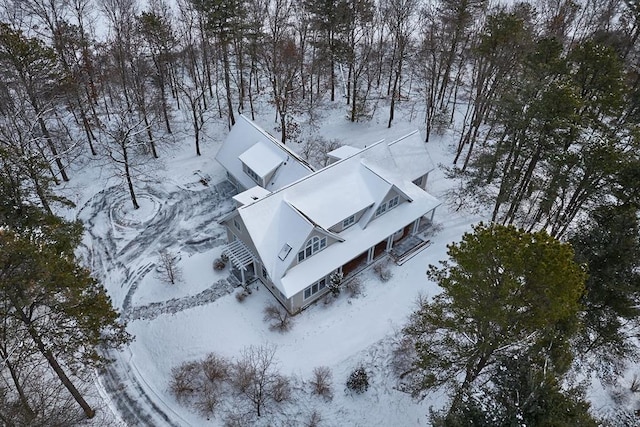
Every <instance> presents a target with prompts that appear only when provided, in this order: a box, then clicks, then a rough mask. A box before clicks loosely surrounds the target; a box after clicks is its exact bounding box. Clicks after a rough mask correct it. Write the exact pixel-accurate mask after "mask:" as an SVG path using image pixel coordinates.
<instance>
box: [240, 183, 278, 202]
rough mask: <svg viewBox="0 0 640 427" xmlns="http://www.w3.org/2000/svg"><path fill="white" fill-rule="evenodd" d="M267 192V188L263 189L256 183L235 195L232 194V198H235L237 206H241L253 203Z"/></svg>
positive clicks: (268, 192)
mask: <svg viewBox="0 0 640 427" xmlns="http://www.w3.org/2000/svg"><path fill="white" fill-rule="evenodd" d="M268 194H271V192H270V191H269V190H265V189H264V188H262V187H260V186H258V185H256V186H254V187H251V188H249V189H248V190H246V191H243V192H242V193H240V194H236V195H235V196H233V200H235V201H236V202H237V203H238V206H242V205H246V204H249V203H253V202H255V201H256V200H258V199H261V198H263V197H264V196H266V195H268Z"/></svg>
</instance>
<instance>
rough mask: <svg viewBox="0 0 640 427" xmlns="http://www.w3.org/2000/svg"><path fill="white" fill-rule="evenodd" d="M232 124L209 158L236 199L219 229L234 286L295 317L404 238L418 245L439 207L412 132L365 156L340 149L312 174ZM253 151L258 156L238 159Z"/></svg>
mask: <svg viewBox="0 0 640 427" xmlns="http://www.w3.org/2000/svg"><path fill="white" fill-rule="evenodd" d="M239 123H241V124H240V126H241V128H242V129H240V130H236V129H235V128H234V129H232V131H231V132H230V134H229V138H228V139H227V140H226V141H225V143H224V144H223V146H222V148H221V150H220V153H218V155H217V157H216V158H217V159H218V161H219V162H220V163H221V164H222V166H224V167H225V168H226V169H227V171H228V173H229V176H230V177H232V179H233V180H234V182H235V183H237V184H239V185H238V186H239V187H240V188H239V191H241V192H240V193H239V194H237V195H236V196H234V200H235V201H236V205H237V209H235V210H234V211H233V212H231V213H230V214H228V215H227V216H225V217H224V218H223V219H222V220H221V223H223V224H225V226H226V228H227V233H228V241H229V243H228V244H227V246H226V248H225V253H226V254H227V255H228V256H229V259H230V261H231V264H232V268H233V271H234V272H235V273H236V274H237V275H238V277H239V279H240V280H241V281H242V282H247V281H248V280H251V279H258V280H260V281H261V282H262V283H263V284H264V285H265V286H266V288H267V289H269V290H270V291H271V292H272V293H273V295H274V296H275V297H276V298H277V299H278V300H279V301H280V303H282V305H283V306H284V307H285V308H286V309H287V310H288V311H289V312H290V313H296V312H298V311H300V310H301V309H303V308H305V307H306V306H308V305H309V304H311V303H313V302H314V301H315V300H317V299H318V298H320V297H322V296H323V295H324V294H326V293H327V292H328V283H329V277H330V276H331V274H332V273H334V272H336V271H338V272H341V273H342V274H343V275H344V277H345V278H348V277H349V276H350V275H352V274H353V273H354V272H356V271H358V269H360V268H361V267H362V266H366V265H368V264H371V263H372V262H373V261H374V260H376V259H377V258H379V257H382V256H384V255H386V254H388V253H390V252H392V251H393V250H394V248H395V247H396V246H397V245H400V243H401V242H404V241H406V240H407V239H409V238H413V239H414V240H415V241H416V242H417V243H418V244H419V243H420V242H422V243H424V241H423V240H421V239H419V238H417V237H416V236H417V235H418V233H419V232H420V231H421V230H422V227H425V226H428V225H429V224H430V223H431V221H432V220H433V214H434V212H435V209H436V208H437V207H438V206H439V205H440V202H439V201H438V200H437V199H435V198H434V197H433V196H431V195H430V194H428V193H427V192H426V191H425V188H426V184H427V178H428V174H429V172H430V171H431V170H432V169H433V168H434V166H433V162H432V161H431V159H430V157H429V155H428V153H427V151H426V149H425V146H424V142H423V141H422V139H421V138H420V136H419V134H418V133H417V132H414V133H412V134H409V135H407V136H405V137H403V138H400V139H398V140H396V141H393V142H391V143H385V142H384V141H379V142H376V143H374V144H372V145H370V146H368V147H366V148H364V149H358V148H355V147H350V146H343V147H340V148H338V149H337V150H334V151H332V152H330V153H328V156H329V158H330V164H329V165H328V166H326V167H324V168H322V169H320V170H317V171H313V170H312V169H311V168H310V166H309V165H308V164H307V163H306V162H304V161H302V160H301V159H300V158H299V157H298V156H296V155H294V154H293V153H292V152H290V151H289V150H288V149H286V148H285V147H283V146H281V145H280V143H279V142H277V141H276V140H275V139H273V138H271V137H267V136H266V133H265V132H264V131H261V130H260V129H259V128H257V127H256V126H255V125H254V124H253V123H250V122H249V121H248V120H247V119H244V121H243V122H240V121H239ZM236 126H237V125H236ZM242 138H246V140H244V141H242V142H241V143H240V142H239V141H238V139H242ZM232 144H234V145H237V147H233V149H232V148H231V147H227V145H232ZM258 144H260V145H259V148H255V147H256V146H258ZM252 150H261V153H262V155H261V156H256V157H253V154H251V155H245V154H246V153H247V152H248V151H249V152H250V151H252ZM231 151H233V152H234V153H236V155H237V159H234V158H233V157H232V156H231V154H230V153H231ZM267 152H268V153H269V154H265V153H267ZM221 153H222V155H221ZM238 161H239V162H240V164H238ZM261 161H264V163H265V165H263V164H261V163H260V162H261ZM278 162H279V163H278ZM296 163H297V165H294V164H296ZM245 166H246V167H247V168H251V170H252V171H253V172H255V175H257V177H256V176H255V175H254V174H253V173H251V172H249V171H248V170H246V168H245ZM285 168H286V170H285ZM303 170H304V171H306V173H304V174H303ZM241 171H242V172H241ZM242 173H244V174H245V175H246V176H242ZM298 174H300V175H302V176H298ZM247 177H248V179H247ZM252 183H253V184H258V185H253V186H251V184H252ZM259 184H264V185H259ZM243 190H244V191H243ZM413 246H415V245H413Z"/></svg>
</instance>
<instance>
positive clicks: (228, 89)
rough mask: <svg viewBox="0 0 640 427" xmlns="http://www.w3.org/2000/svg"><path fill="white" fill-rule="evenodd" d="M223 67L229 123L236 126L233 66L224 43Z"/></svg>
mask: <svg viewBox="0 0 640 427" xmlns="http://www.w3.org/2000/svg"><path fill="white" fill-rule="evenodd" d="M222 65H223V67H224V70H223V71H224V88H225V90H226V93H227V109H228V110H229V123H230V125H231V126H233V125H235V124H236V118H235V116H234V115H233V101H232V100H231V77H230V74H231V66H230V64H229V52H228V51H227V43H222Z"/></svg>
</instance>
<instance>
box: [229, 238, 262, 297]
mask: <svg viewBox="0 0 640 427" xmlns="http://www.w3.org/2000/svg"><path fill="white" fill-rule="evenodd" d="M222 253H223V254H224V255H226V256H227V257H228V258H229V262H230V263H231V274H232V275H233V276H235V278H236V279H238V280H239V281H240V284H241V285H242V286H245V285H247V284H248V283H250V282H252V281H254V280H255V278H256V272H255V262H254V261H255V260H256V259H257V258H256V256H255V255H253V253H252V252H251V251H250V250H249V248H247V246H246V245H245V244H244V243H242V241H240V240H238V239H236V240H234V241H233V242H230V243H227V244H226V245H225V247H224V248H223V249H222Z"/></svg>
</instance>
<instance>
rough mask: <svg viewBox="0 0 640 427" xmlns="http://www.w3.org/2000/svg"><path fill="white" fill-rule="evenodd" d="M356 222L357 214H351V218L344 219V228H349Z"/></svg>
mask: <svg viewBox="0 0 640 427" xmlns="http://www.w3.org/2000/svg"><path fill="white" fill-rule="evenodd" d="M355 222H356V216H355V215H351V216H350V217H349V218H347V219H345V220H344V221H342V228H343V229H345V228H349V227H351V226H352V225H353V224H354V223H355Z"/></svg>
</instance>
